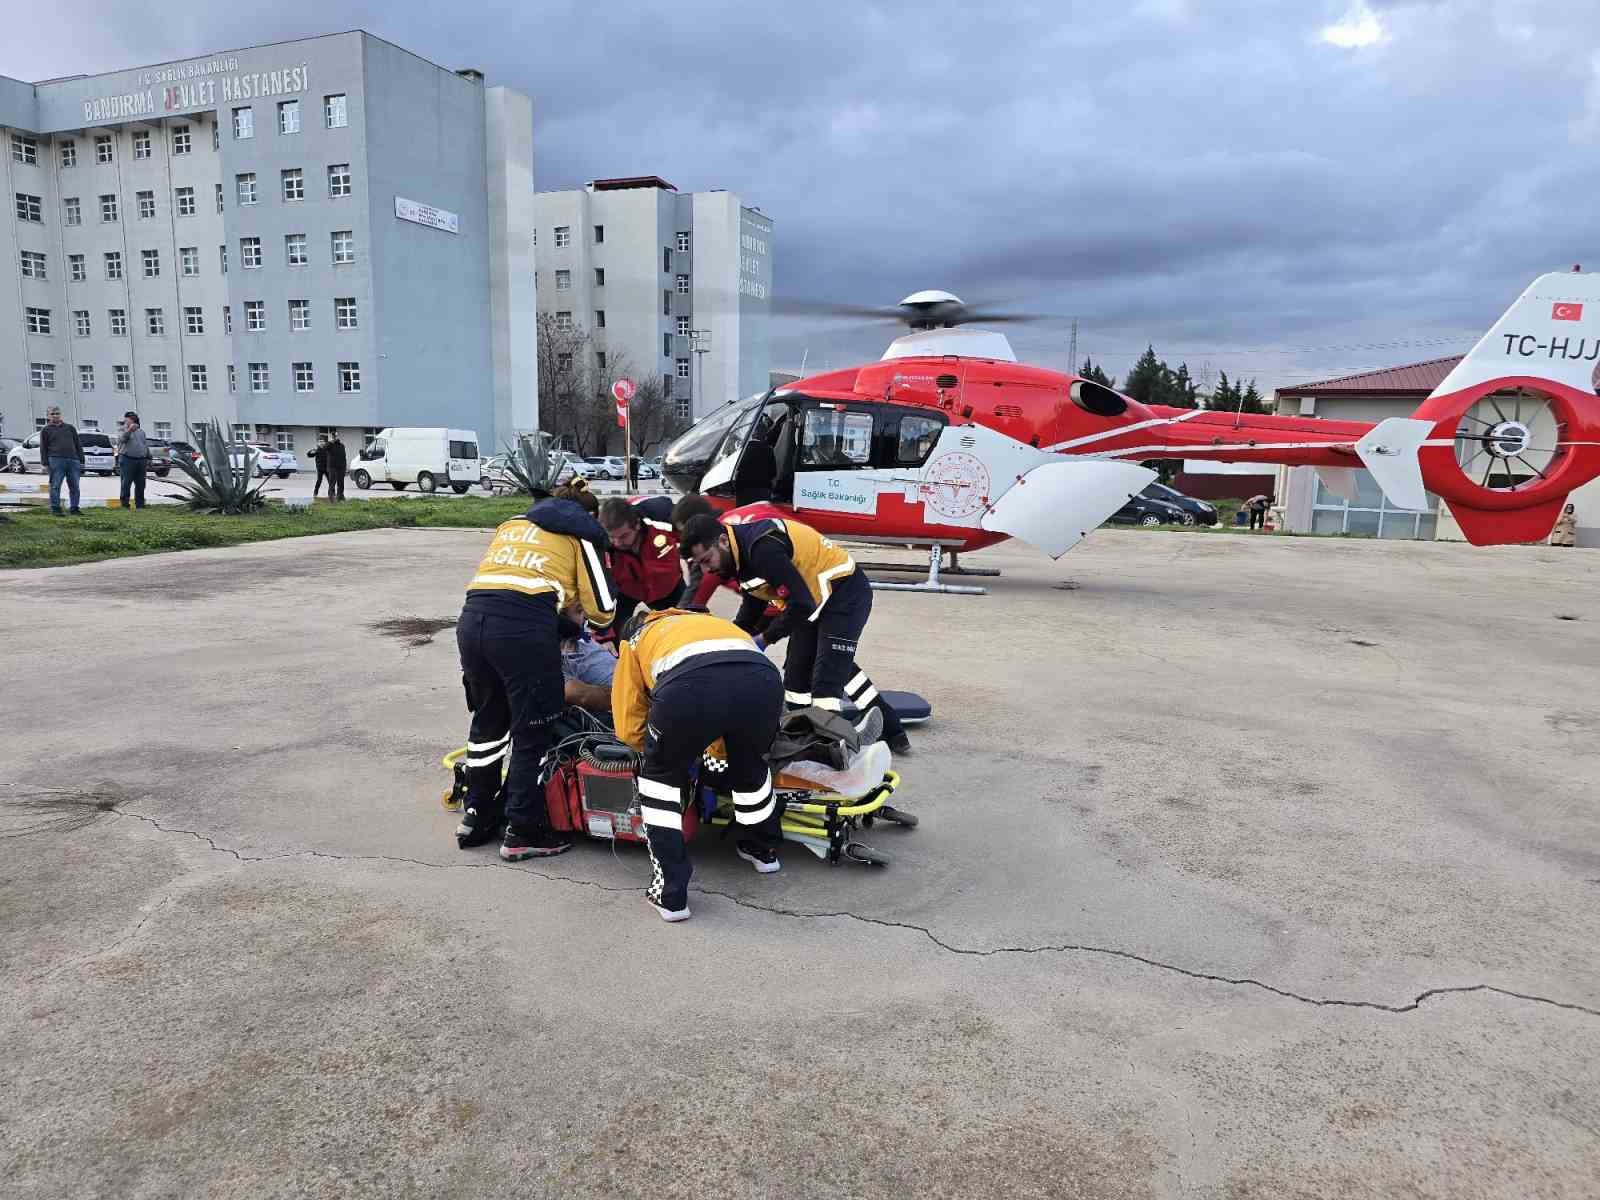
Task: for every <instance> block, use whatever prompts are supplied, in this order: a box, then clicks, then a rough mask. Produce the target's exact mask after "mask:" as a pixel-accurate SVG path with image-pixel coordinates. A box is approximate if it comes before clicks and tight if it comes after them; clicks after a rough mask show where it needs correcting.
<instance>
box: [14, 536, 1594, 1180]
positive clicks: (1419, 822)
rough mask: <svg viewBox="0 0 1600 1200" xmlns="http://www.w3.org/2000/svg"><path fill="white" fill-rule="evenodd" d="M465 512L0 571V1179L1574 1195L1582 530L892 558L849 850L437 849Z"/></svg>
mask: <svg viewBox="0 0 1600 1200" xmlns="http://www.w3.org/2000/svg"><path fill="white" fill-rule="evenodd" d="M482 541H483V535H482V534H478V533H471V532H447V531H426V532H420V531H408V530H397V531H386V532H379V533H367V534H344V535H337V536H332V537H326V538H318V539H303V540H293V541H284V542H276V543H270V544H265V545H257V546H250V547H244V548H240V549H233V550H226V551H204V552H195V553H189V554H183V555H165V556H152V557H146V558H139V559H130V560H124V561H118V562H109V563H103V564H98V565H89V566H82V567H70V568H60V569H54V570H49V571H31V572H20V571H13V572H5V573H0V644H3V645H4V647H5V660H4V661H5V664H6V671H5V675H6V679H5V683H4V685H3V687H0V714H3V716H0V762H4V764H5V767H6V770H5V782H4V783H3V784H0V980H3V986H4V991H5V995H6V997H7V1003H6V1004H4V1005H3V1006H0V1047H4V1053H0V1179H4V1180H5V1181H6V1182H5V1186H4V1188H3V1189H0V1190H4V1192H5V1193H6V1195H7V1196H17V1197H58V1196H74V1197H78V1196H84V1197H87V1196H119V1197H121V1196H130V1197H167V1196H183V1197H187V1196H199V1195H205V1196H239V1197H275V1196H302V1195H303V1196H324V1195H328V1196H333V1195H337V1196H372V1197H410V1196H418V1197H421V1196H429V1197H475V1196H483V1195H498V1194H505V1195H528V1196H571V1195H582V1196H633V1195H639V1196H645V1195H648V1196H651V1197H664V1196H696V1197H700V1196H752V1197H754V1196H777V1195H782V1196H786V1197H791V1196H819V1197H821V1196H827V1197H839V1196H952V1197H955V1196H959V1197H976V1196H1005V1197H1014V1196H1039V1197H1046V1196H1048V1197H1062V1196H1070V1197H1123V1196H1128V1197H1135V1196H1198V1197H1218V1198H1220V1197H1263V1198H1268V1197H1270V1198H1272V1200H1280V1198H1284V1197H1311V1196H1327V1197H1338V1198H1339V1200H1349V1198H1351V1197H1358V1196H1424V1197H1452V1198H1457V1197H1473V1196H1483V1197H1511V1196H1518V1197H1520V1196H1541V1197H1574V1198H1577V1197H1593V1196H1594V1195H1595V1194H1596V1187H1597V1185H1596V1182H1595V1181H1596V1180H1597V1179H1600V1100H1597V1097H1600V959H1597V957H1596V954H1595V946H1596V945H1597V944H1600V915H1597V910H1600V692H1597V690H1596V679H1597V677H1600V603H1597V599H1596V597H1597V595H1600V555H1597V554H1594V553H1593V552H1586V551H1563V550H1556V549H1545V548H1518V549H1505V550H1495V551H1482V550H1473V549H1471V548H1468V547H1464V546H1454V545H1434V544H1418V543H1373V542H1328V541H1313V540H1305V539H1287V538H1246V537H1226V536H1209V537H1208V536H1203V535H1195V534H1189V535H1184V534H1143V533H1123V534H1118V533H1102V534H1098V535H1096V536H1095V537H1093V538H1091V539H1090V540H1089V541H1088V542H1087V543H1086V544H1085V545H1083V546H1082V547H1080V548H1079V549H1077V550H1075V551H1073V552H1072V554H1070V555H1069V556H1068V557H1067V558H1065V559H1063V560H1061V561H1060V562H1059V563H1052V562H1049V561H1048V560H1046V559H1044V558H1042V557H1040V556H1037V555H1034V554H1032V553H1031V552H1028V551H1026V550H1022V549H1016V550H1009V549H1007V550H1002V551H998V552H994V553H991V554H987V555H985V556H984V558H985V559H986V560H988V561H989V562H990V563H991V564H992V565H998V566H1001V567H1003V568H1004V570H1005V577H1004V578H1003V579H1001V580H999V581H997V583H996V584H995V586H994V588H993V590H992V593H991V594H990V595H989V596H987V597H983V598H969V597H948V596H921V595H909V594H888V593H881V594H879V596H878V598H877V611H876V613H875V616H874V618H873V623H872V625H871V626H870V628H869V631H868V635H867V638H866V642H865V645H864V650H863V662H864V664H865V666H866V667H867V669H868V671H869V672H870V673H871V674H872V675H873V676H874V678H875V679H876V680H877V681H878V682H879V683H880V684H882V685H886V686H890V687H900V688H911V689H915V690H917V691H920V692H922V693H924V694H925V695H927V696H928V697H929V699H931V700H932V702H933V704H934V706H935V719H934V721H933V722H932V723H930V724H929V725H927V726H925V727H924V728H923V730H921V731H920V732H919V733H918V734H917V735H916V743H917V753H916V755H915V756H914V757H912V758H909V759H907V760H905V761H904V763H903V772H904V776H905V786H904V790H903V793H902V797H903V805H904V807H906V808H909V809H911V810H912V811H915V812H917V813H918V814H920V816H921V817H922V822H923V823H922V827H921V828H920V829H918V830H917V831H915V832H913V833H906V832H903V831H899V830H895V829H889V830H883V829H877V830H874V831H872V834H871V838H870V840H871V841H872V842H873V844H875V845H877V846H878V847H879V848H880V849H883V850H886V851H888V852H890V853H892V854H893V855H894V858H895V861H894V864H893V865H892V866H891V867H889V868H887V869H885V870H881V871H869V870H867V869H865V868H861V867H841V868H837V869H833V868H828V867H826V866H824V865H822V864H819V863H817V862H816V861H815V860H813V859H811V858H810V856H809V855H805V854H803V852H801V851H799V850H791V852H790V853H788V854H787V856H786V857H785V860H784V862H785V865H784V870H783V871H782V872H781V873H780V874H778V875H776V876H770V877H768V876H757V875H755V874H754V873H753V872H751V871H750V870H749V869H748V868H747V867H745V866H744V865H743V864H742V863H740V862H739V861H738V860H737V859H736V858H734V856H733V854H732V852H731V850H730V849H729V848H728V847H727V846H726V845H725V844H723V843H719V842H716V841H710V842H704V843H701V844H698V845H697V846H696V847H695V850H694V853H695V857H696V863H697V867H698V874H697V876H696V888H697V890H696V891H695V892H694V893H693V895H692V905H693V908H694V914H695V915H694V918H693V920H691V921H690V922H689V923H688V924H687V925H683V926H678V927H668V926H666V925H664V924H663V923H662V922H661V921H659V920H658V919H657V918H656V916H655V915H654V912H653V911H652V910H651V909H650V908H649V907H648V906H646V905H645V903H644V902H643V900H642V899H641V893H640V889H641V888H642V887H643V885H644V884H645V882H646V881H647V879H648V874H649V872H648V867H647V863H646V860H645V858H644V856H643V855H642V854H641V853H639V852H637V851H634V850H628V849H619V850H613V849H612V848H611V847H609V846H607V845H603V844H599V843H591V844H588V845H585V846H582V847H580V848H579V849H578V850H576V851H575V852H573V853H571V854H569V855H567V856H565V857H563V858H560V859H556V860H553V861H551V862H548V863H545V864H543V865H540V866H529V865H520V866H506V865H502V864H500V863H499V862H498V860H497V859H495V857H494V856H493V854H492V852H490V851H487V850H479V851H472V852H468V853H461V852H458V851H457V850H456V849H455V846H454V842H453V840H452V839H451V837H450V834H449V831H450V829H451V827H452V825H453V822H454V818H453V817H452V816H451V815H450V814H447V813H446V812H444V811H443V810H442V809H441V807H440V806H439V803H438V793H439V789H440V787H441V785H442V784H443V783H444V782H445V776H444V773H443V772H442V771H441V770H439V768H438V767H437V759H438V756H439V755H440V754H441V753H442V752H443V751H444V750H446V749H448V748H450V747H451V746H453V745H455V744H457V743H458V742H459V741H460V740H461V738H462V736H463V734H464V731H465V723H464V719H463V718H464V708H463V703H462V697H461V688H460V683H459V679H458V676H457V672H456V669H455V666H454V655H455V651H454V645H453V639H452V638H451V635H450V633H449V632H448V631H447V632H445V633H443V634H440V635H439V636H438V637H437V638H436V639H435V640H434V641H432V642H431V643H427V644H422V645H409V644H406V643H404V642H401V641H396V640H394V639H392V638H387V637H384V636H381V635H379V634H378V633H376V632H374V631H373V630H372V629H371V628H369V626H370V624H371V623H372V622H375V621H378V620H381V619H383V618H388V617H400V616H420V617H449V616H452V615H454V613H455V612H456V610H457V609H458V607H459V604H460V598H461V587H462V585H463V583H464V581H465V579H466V578H467V577H468V575H469V574H470V573H471V569H472V566H473V564H474V563H475V562H476V559H477V556H478V554H479V552H480V550H481V547H482Z"/></svg>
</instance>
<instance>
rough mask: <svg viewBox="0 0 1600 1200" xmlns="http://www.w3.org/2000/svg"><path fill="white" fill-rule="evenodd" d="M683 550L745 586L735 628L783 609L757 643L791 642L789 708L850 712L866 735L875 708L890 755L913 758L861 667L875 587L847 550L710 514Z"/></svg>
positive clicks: (797, 531)
mask: <svg viewBox="0 0 1600 1200" xmlns="http://www.w3.org/2000/svg"><path fill="white" fill-rule="evenodd" d="M678 542H679V544H680V545H681V546H682V547H683V554H684V557H686V558H689V559H691V560H692V561H694V562H695V563H697V564H698V565H699V567H700V568H701V570H703V571H704V572H705V573H706V574H708V575H720V576H722V577H723V578H724V579H736V580H738V582H739V591H740V592H741V593H743V595H744V603H743V605H741V607H740V609H739V615H738V616H736V617H735V618H734V623H735V624H736V625H738V626H739V627H740V628H741V629H754V628H755V627H756V624H757V622H759V621H760V620H761V616H762V614H763V613H764V612H766V609H767V606H768V605H769V604H777V605H779V606H781V608H782V610H783V611H781V612H780V613H779V614H778V616H777V618H776V619H775V620H774V621H773V622H772V623H771V624H770V625H769V626H768V627H767V629H766V632H765V633H764V634H762V639H764V640H761V639H758V644H761V645H769V644H772V643H775V642H777V641H779V640H780V639H782V638H784V637H787V638H788V639H789V653H788V656H787V657H786V658H785V659H784V663H783V686H784V699H785V700H786V701H787V702H788V704H789V706H790V707H791V708H805V707H808V706H810V705H813V704H814V705H816V707H818V708H821V709H825V710H827V711H828V712H836V713H841V714H843V715H844V716H846V717H848V718H849V719H850V721H851V722H852V723H854V724H855V725H856V727H857V728H858V729H861V730H863V732H864V731H865V727H866V721H865V720H864V714H865V713H866V711H867V710H868V709H871V708H876V709H877V710H878V711H879V712H880V713H882V714H883V736H884V740H885V741H886V742H888V743H889V749H890V750H892V751H894V752H895V753H896V754H907V753H909V752H910V750H911V739H910V738H909V737H907V736H906V731H905V727H904V726H903V725H902V724H901V723H900V717H899V714H897V713H896V712H895V711H894V709H893V708H891V707H890V706H889V704H888V702H886V701H885V700H884V699H883V697H882V696H880V695H879V694H878V689H877V688H876V687H874V686H873V685H872V680H870V679H868V678H867V674H866V672H865V671H863V670H862V669H861V668H860V667H859V666H857V665H856V648H857V646H858V645H859V643H860V640H861V632H862V630H864V629H865V628H866V626H867V618H868V617H869V616H871V615H872V584H871V582H870V581H869V580H868V579H867V576H866V572H864V571H862V570H861V568H860V567H858V566H856V563H855V559H853V558H851V557H850V555H849V554H848V553H847V552H846V551H845V550H844V549H843V547H841V546H837V545H835V544H834V543H833V542H831V541H829V540H828V539H827V538H825V537H823V536H822V535H821V534H820V533H818V532H817V531H816V530H815V529H813V528H811V526H809V525H806V524H804V523H803V522H800V521H795V520H790V519H781V520H780V519H776V518H768V519H762V520H755V521H745V522H741V523H739V524H737V525H724V524H722V523H720V522H718V521H717V519H716V518H715V517H710V516H703V515H702V516H698V517H692V518H690V520H689V522H688V524H686V525H685V526H684V527H683V532H682V533H680V534H679V535H678Z"/></svg>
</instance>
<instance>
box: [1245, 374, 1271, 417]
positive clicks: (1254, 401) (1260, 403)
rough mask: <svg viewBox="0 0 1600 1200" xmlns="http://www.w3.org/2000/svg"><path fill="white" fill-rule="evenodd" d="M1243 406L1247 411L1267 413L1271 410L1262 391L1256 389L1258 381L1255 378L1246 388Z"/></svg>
mask: <svg viewBox="0 0 1600 1200" xmlns="http://www.w3.org/2000/svg"><path fill="white" fill-rule="evenodd" d="M1241 407H1242V409H1243V411H1245V412H1247V413H1266V412H1268V411H1270V410H1269V409H1268V408H1267V402H1266V401H1265V400H1263V399H1262V398H1261V393H1260V392H1258V391H1257V390H1256V381H1255V380H1254V379H1252V380H1251V381H1250V386H1249V387H1247V388H1245V390H1244V402H1243V404H1242V406H1241Z"/></svg>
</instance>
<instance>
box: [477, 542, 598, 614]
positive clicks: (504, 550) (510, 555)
mask: <svg viewBox="0 0 1600 1200" xmlns="http://www.w3.org/2000/svg"><path fill="white" fill-rule="evenodd" d="M467 591H468V592H497V591H499V592H516V593H520V594H522V595H530V596H531V595H539V594H540V593H543V592H551V593H554V595H555V599H556V608H557V609H564V608H566V607H567V606H568V605H570V604H572V603H573V602H574V601H576V602H577V603H578V604H580V605H581V606H582V607H583V613H584V616H586V617H587V618H588V619H589V624H590V625H592V626H593V627H594V628H596V629H604V628H605V627H606V626H607V625H609V624H611V618H612V617H613V616H615V615H616V611H617V600H616V596H615V594H614V592H613V591H612V587H611V579H610V577H609V576H608V575H607V574H606V567H605V562H604V561H603V560H602V559H601V557H600V551H599V550H598V549H596V547H595V545H594V543H593V542H589V541H586V540H585V539H583V538H580V537H576V536H574V535H573V534H570V533H551V532H550V531H549V530H548V529H541V528H540V527H539V526H537V525H535V524H534V523H533V522H532V521H530V520H528V518H527V517H513V518H511V520H509V521H507V522H506V523H505V524H504V525H501V526H500V528H498V529H496V530H495V531H494V537H493V538H492V539H491V540H490V542H489V549H488V551H487V552H485V554H484V556H483V561H482V562H480V563H479V564H478V572H477V574H476V575H474V576H473V577H472V582H471V583H469V584H468V585H467Z"/></svg>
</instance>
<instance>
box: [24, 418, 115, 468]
mask: <svg viewBox="0 0 1600 1200" xmlns="http://www.w3.org/2000/svg"><path fill="white" fill-rule="evenodd" d="M78 444H79V445H80V446H82V447H83V469H84V470H85V471H86V472H87V471H95V472H98V473H99V474H101V475H115V474H116V473H117V451H116V448H115V447H114V446H112V444H111V439H110V438H109V437H107V436H106V435H105V434H103V433H94V432H90V431H85V430H82V429H80V430H79V431H78ZM34 468H38V469H39V470H41V471H42V470H44V464H43V463H42V462H40V460H39V435H38V434H37V433H34V434H31V435H29V436H28V437H26V438H24V439H23V440H22V442H21V443H20V444H19V445H16V446H13V447H12V448H11V449H10V450H8V451H7V452H6V470H8V471H13V472H15V473H16V474H18V475H26V474H27V473H28V472H29V471H31V470H33V469H34Z"/></svg>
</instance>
